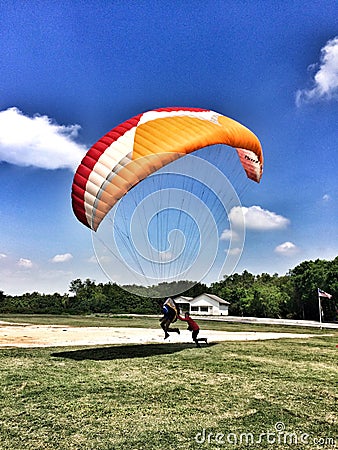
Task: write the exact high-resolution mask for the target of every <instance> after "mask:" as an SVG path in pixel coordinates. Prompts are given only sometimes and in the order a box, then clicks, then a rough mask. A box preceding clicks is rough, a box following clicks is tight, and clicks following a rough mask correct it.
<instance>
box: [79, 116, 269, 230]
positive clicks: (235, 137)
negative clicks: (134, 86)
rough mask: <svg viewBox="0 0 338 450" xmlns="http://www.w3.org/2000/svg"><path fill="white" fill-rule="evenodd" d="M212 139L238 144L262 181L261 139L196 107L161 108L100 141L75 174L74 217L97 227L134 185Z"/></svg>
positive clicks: (254, 175)
mask: <svg viewBox="0 0 338 450" xmlns="http://www.w3.org/2000/svg"><path fill="white" fill-rule="evenodd" d="M214 144H225V145H229V146H231V147H234V148H236V150H237V153H238V156H239V159H240V161H241V164H242V166H243V168H244V170H245V172H246V174H247V176H248V177H249V178H251V179H252V180H254V181H256V182H259V181H260V179H261V176H262V171H263V154H262V148H261V145H260V142H259V140H258V138H257V137H256V136H255V135H254V134H253V133H252V132H251V131H250V130H248V129H247V128H246V127H244V126H243V125H241V124H240V123H238V122H236V121H234V120H232V119H229V118H228V117H225V116H223V115H221V114H219V113H217V112H214V111H210V110H206V109H198V108H162V109H156V110H152V111H148V112H145V113H143V114H139V115H137V116H135V117H133V118H131V119H129V120H127V121H125V122H123V123H122V124H120V125H118V126H117V127H115V128H113V129H112V130H111V131H109V133H107V134H106V135H105V136H103V137H102V138H101V139H100V140H99V141H98V142H96V143H95V144H94V145H93V146H92V147H91V149H90V150H89V151H88V152H87V154H86V156H85V157H84V158H83V160H82V162H81V164H80V166H79V167H78V169H77V171H76V174H75V176H74V181H73V186H72V205H73V210H74V213H75V215H76V217H77V218H78V219H79V220H80V221H81V222H82V223H83V224H85V225H86V226H88V227H89V228H91V229H93V230H97V228H98V226H99V225H100V222H101V221H102V220H103V218H104V217H105V215H106V214H107V213H108V212H109V211H110V209H111V208H112V207H113V206H114V205H115V203H116V202H117V201H118V200H120V199H121V198H122V197H123V196H124V195H125V194H126V193H127V192H128V191H129V190H130V189H131V188H132V187H133V186H135V185H136V184H137V183H139V182H140V181H141V180H143V179H144V178H146V177H147V176H148V175H150V174H151V173H153V172H155V171H156V170H158V169H160V168H161V167H163V166H165V165H166V164H169V163H170V162H172V161H174V160H175V159H178V158H180V157H182V156H184V155H186V154H188V153H191V152H194V151H195V150H198V149H200V148H203V147H207V146H209V145H214Z"/></svg>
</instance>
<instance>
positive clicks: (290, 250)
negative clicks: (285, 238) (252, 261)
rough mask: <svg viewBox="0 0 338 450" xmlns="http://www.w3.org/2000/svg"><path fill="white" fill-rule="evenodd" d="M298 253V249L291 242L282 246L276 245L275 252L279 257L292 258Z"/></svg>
mask: <svg viewBox="0 0 338 450" xmlns="http://www.w3.org/2000/svg"><path fill="white" fill-rule="evenodd" d="M298 251H299V248H298V247H297V246H296V245H295V244H294V243H292V242H284V243H283V244H280V245H277V247H276V248H275V252H276V253H279V254H280V255H285V256H292V255H294V254H295V253H297V252H298Z"/></svg>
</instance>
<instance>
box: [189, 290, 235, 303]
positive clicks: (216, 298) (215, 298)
mask: <svg viewBox="0 0 338 450" xmlns="http://www.w3.org/2000/svg"><path fill="white" fill-rule="evenodd" d="M201 295H206V296H207V297H210V298H211V299H212V300H215V301H216V302H218V303H221V304H222V305H230V303H229V302H227V301H226V300H223V299H222V298H221V297H218V296H217V295H214V294H207V293H206V292H204V294H200V295H198V296H197V297H195V298H198V297H201Z"/></svg>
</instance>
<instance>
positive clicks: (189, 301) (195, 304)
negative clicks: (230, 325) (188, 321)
mask: <svg viewBox="0 0 338 450" xmlns="http://www.w3.org/2000/svg"><path fill="white" fill-rule="evenodd" d="M174 300H175V302H176V303H177V304H178V306H179V307H180V310H181V313H184V312H185V311H188V312H189V313H190V314H194V315H203V316H227V315H228V314H229V305H230V303H229V302H227V301H226V300H223V299H222V298H220V297H218V296H217V295H213V294H201V295H198V296H197V297H194V298H193V297H184V296H182V295H180V296H179V297H176V298H175V299H174Z"/></svg>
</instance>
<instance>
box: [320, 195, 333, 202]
mask: <svg viewBox="0 0 338 450" xmlns="http://www.w3.org/2000/svg"><path fill="white" fill-rule="evenodd" d="M322 200H323V201H324V202H328V201H329V200H331V197H330V196H329V195H328V194H325V195H323V197H322Z"/></svg>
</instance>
